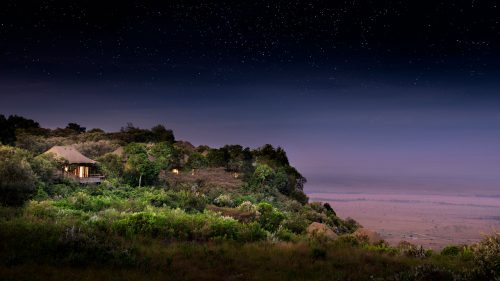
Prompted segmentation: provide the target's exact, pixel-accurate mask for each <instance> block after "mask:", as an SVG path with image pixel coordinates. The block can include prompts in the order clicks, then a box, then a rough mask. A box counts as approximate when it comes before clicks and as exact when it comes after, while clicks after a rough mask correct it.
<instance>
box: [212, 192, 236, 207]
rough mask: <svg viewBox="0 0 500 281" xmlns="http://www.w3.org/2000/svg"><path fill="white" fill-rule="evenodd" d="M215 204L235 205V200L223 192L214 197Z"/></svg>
mask: <svg viewBox="0 0 500 281" xmlns="http://www.w3.org/2000/svg"><path fill="white" fill-rule="evenodd" d="M214 204H215V205H217V206H219V207H233V205H234V202H233V200H231V197H230V196H229V195H228V194H221V195H219V196H218V197H217V198H215V199H214Z"/></svg>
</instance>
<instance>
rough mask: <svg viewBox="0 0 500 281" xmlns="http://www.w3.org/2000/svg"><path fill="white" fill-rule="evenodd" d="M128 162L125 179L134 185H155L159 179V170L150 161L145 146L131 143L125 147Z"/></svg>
mask: <svg viewBox="0 0 500 281" xmlns="http://www.w3.org/2000/svg"><path fill="white" fill-rule="evenodd" d="M125 154H126V156H127V162H126V163H125V178H126V179H128V181H129V183H130V184H132V185H134V184H135V183H138V184H139V187H141V185H142V183H143V182H144V183H145V184H154V183H155V182H156V181H157V179H158V174H159V169H158V168H157V167H156V165H154V164H153V162H151V161H150V160H149V157H148V153H147V151H146V148H145V146H144V145H141V144H138V143H131V144H129V145H127V146H126V147H125Z"/></svg>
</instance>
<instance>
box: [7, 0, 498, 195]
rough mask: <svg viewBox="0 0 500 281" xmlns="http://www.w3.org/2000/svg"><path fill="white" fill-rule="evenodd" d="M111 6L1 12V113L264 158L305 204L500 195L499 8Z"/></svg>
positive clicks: (41, 4)
mask: <svg viewBox="0 0 500 281" xmlns="http://www.w3.org/2000/svg"><path fill="white" fill-rule="evenodd" d="M70 2H71V3H70ZM89 2H92V3H89ZM113 2H114V1H99V2H94V1H57V0H53V1H11V0H6V1H1V3H0V39H1V40H0V113H3V114H18V115H23V116H26V117H29V118H33V119H35V120H37V121H39V122H40V123H41V125H42V126H45V127H52V128H55V127H63V126H65V124H67V123H68V122H77V123H80V124H82V125H83V126H86V127H88V128H93V127H100V128H103V129H106V130H110V131H113V130H118V129H119V128H120V127H121V126H124V125H125V124H126V123H127V122H132V123H133V124H134V125H136V126H141V127H151V126H153V125H155V124H158V123H162V124H165V125H166V126H167V127H170V128H172V129H173V130H174V132H175V133H176V136H177V138H178V139H186V140H189V141H191V142H192V143H194V144H196V145H200V144H208V145H212V146H222V145H224V144H226V143H240V144H242V145H245V146H251V147H257V146H259V145H261V144H264V143H272V144H274V145H280V146H282V147H284V148H285V149H286V150H287V152H288V155H289V158H290V160H291V162H292V164H294V165H296V166H297V167H298V168H299V170H300V171H301V172H302V173H303V174H304V175H305V176H306V177H307V178H308V179H309V182H310V184H309V185H308V188H309V189H310V190H314V189H315V188H320V187H321V188H331V187H337V188H346V189H355V188H357V187H360V186H371V188H382V187H384V188H387V187H394V189H401V188H403V189H404V188H406V189H418V190H424V189H425V190H429V191H432V192H434V191H437V190H453V191H454V192H455V191H457V190H466V191H467V190H468V191H470V190H477V189H481V191H477V192H478V193H481V192H483V191H484V190H487V191H488V192H490V191H491V192H498V193H499V194H500V172H499V171H500V81H499V80H500V79H499V78H500V23H499V22H500V7H498V4H497V3H496V1H484V0H483V1H481V0H473V1H452V0H449V1H443V0H435V1H388V0H387V1H385V0H373V1H362V0H348V1H319V0H317V1H293V0H292V1H275V0H266V1H260V0H257V1H215V0H211V1H189V0H182V1H177V0H172V1H156V2H154V3H145V1H121V2H118V1H116V2H115V3H113ZM484 192H486V191H484Z"/></svg>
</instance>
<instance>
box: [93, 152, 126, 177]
mask: <svg viewBox="0 0 500 281" xmlns="http://www.w3.org/2000/svg"><path fill="white" fill-rule="evenodd" d="M98 161H99V168H100V169H101V171H102V173H103V174H104V175H105V176H106V177H107V178H112V179H121V177H122V176H123V172H124V167H123V166H124V165H123V158H122V157H120V156H118V155H115V154H112V153H107V154H104V155H103V156H101V157H99V158H98Z"/></svg>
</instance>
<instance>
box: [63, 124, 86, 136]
mask: <svg viewBox="0 0 500 281" xmlns="http://www.w3.org/2000/svg"><path fill="white" fill-rule="evenodd" d="M66 129H69V130H73V131H75V132H77V133H78V134H81V133H85V131H87V128H85V127H82V126H80V125H78V124H77V123H68V125H67V126H66Z"/></svg>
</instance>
